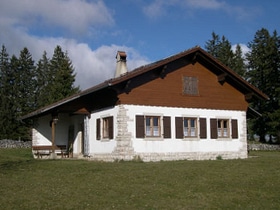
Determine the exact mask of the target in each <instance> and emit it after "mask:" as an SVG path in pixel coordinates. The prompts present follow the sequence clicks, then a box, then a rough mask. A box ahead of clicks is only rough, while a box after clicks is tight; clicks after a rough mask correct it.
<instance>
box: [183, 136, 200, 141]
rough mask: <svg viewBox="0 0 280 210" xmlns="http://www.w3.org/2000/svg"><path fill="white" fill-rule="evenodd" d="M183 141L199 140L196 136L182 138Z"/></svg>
mask: <svg viewBox="0 0 280 210" xmlns="http://www.w3.org/2000/svg"><path fill="white" fill-rule="evenodd" d="M183 140H184V141H199V140H200V139H199V138H198V137H197V136H196V137H184V138H183Z"/></svg>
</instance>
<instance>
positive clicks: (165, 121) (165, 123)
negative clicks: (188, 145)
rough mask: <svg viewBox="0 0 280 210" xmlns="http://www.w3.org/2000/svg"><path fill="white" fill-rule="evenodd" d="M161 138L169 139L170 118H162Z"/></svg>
mask: <svg viewBox="0 0 280 210" xmlns="http://www.w3.org/2000/svg"><path fill="white" fill-rule="evenodd" d="M163 137H164V138H171V117H163Z"/></svg>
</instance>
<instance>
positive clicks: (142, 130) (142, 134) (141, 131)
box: [135, 115, 145, 138]
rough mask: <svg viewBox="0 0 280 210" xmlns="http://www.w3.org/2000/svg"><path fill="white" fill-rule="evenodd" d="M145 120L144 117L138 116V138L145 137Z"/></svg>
mask: <svg viewBox="0 0 280 210" xmlns="http://www.w3.org/2000/svg"><path fill="white" fill-rule="evenodd" d="M144 121H145V119H144V116H143V115H136V125H135V126H136V138H144V137H145V124H144V123H145V122H144Z"/></svg>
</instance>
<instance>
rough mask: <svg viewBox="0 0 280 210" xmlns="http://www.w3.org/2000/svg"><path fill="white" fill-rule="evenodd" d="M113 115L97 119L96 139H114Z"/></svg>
mask: <svg viewBox="0 0 280 210" xmlns="http://www.w3.org/2000/svg"><path fill="white" fill-rule="evenodd" d="M113 126H114V125H113V117H104V118H98V119H96V139H97V140H100V139H113V132H114V127H113Z"/></svg>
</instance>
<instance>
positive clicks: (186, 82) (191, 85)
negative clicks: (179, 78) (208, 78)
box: [183, 77, 198, 95]
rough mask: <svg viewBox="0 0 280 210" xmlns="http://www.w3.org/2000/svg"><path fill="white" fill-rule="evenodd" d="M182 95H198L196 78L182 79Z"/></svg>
mask: <svg viewBox="0 0 280 210" xmlns="http://www.w3.org/2000/svg"><path fill="white" fill-rule="evenodd" d="M183 94H185V95H198V79H197V77H183Z"/></svg>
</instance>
